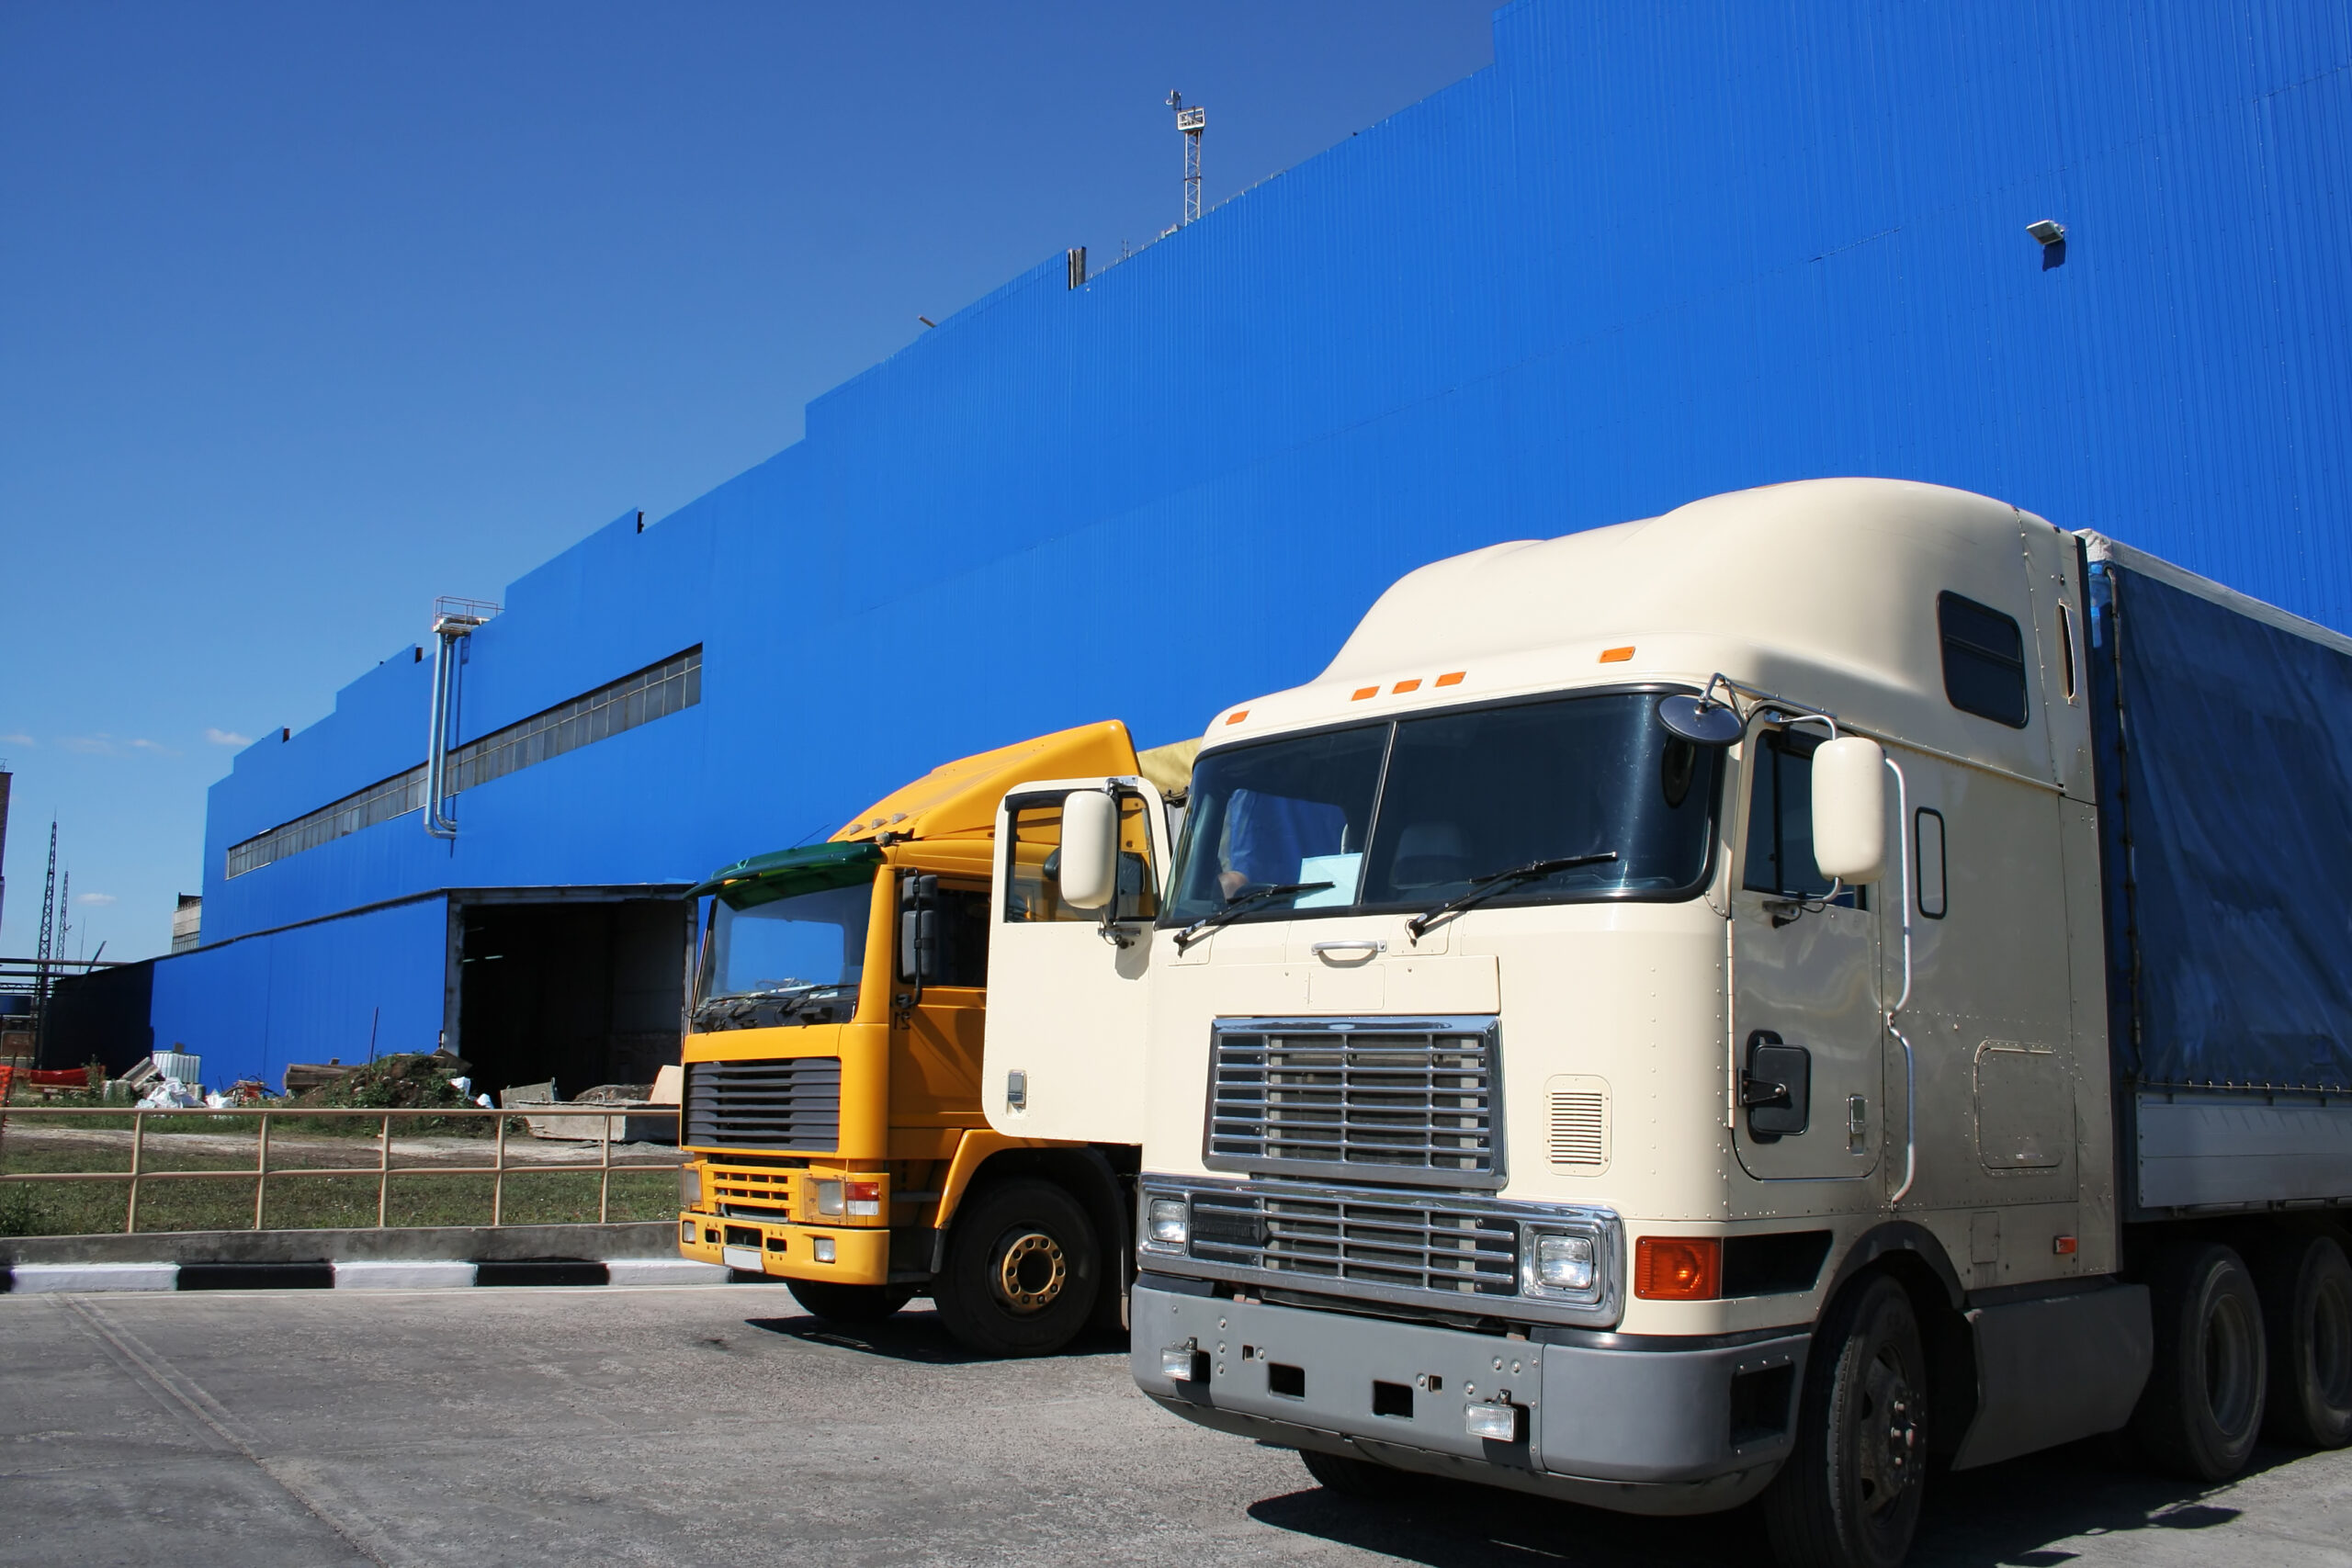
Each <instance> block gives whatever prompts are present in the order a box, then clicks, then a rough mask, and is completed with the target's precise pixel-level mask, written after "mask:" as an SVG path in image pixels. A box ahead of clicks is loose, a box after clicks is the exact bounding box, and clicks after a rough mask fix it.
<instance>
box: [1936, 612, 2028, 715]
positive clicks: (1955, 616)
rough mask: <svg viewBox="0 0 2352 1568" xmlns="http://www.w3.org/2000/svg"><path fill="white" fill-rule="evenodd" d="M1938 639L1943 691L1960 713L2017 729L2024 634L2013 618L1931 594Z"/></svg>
mask: <svg viewBox="0 0 2352 1568" xmlns="http://www.w3.org/2000/svg"><path fill="white" fill-rule="evenodd" d="M1936 632H1937V635H1938V637H1939V638H1940V640H1941V641H1942V643H1943V650H1944V695H1945V696H1947V697H1949V698H1951V705H1952V706H1954V707H1956V708H1958V709H1959V710H1960V711H1961V712H1962V713H1973V714H1974V715H1976V716H1978V717H1979V718H1989V719H1991V720H1992V721H1993V722H1994V723H1996V724H2006V725H2007V726H2008V727H2009V728H2011V729H2023V728H2025V721H2026V686H2025V633H2024V632H2023V631H2021V630H2020V629H2018V623H2017V620H2016V618H2015V617H2014V616H2010V615H2003V614H2001V612H2000V611H1998V610H1996V609H1994V608H1993V607H1992V606H1991V605H1989V604H1978V603H1977V602H1976V601H1975V600H1973V599H1963V598H1962V597H1961V596H1960V595H1959V594H1957V593H1951V592H1945V593H1939V594H1937V595H1936Z"/></svg>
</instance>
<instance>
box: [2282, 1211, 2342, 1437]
mask: <svg viewBox="0 0 2352 1568" xmlns="http://www.w3.org/2000/svg"><path fill="white" fill-rule="evenodd" d="M2261 1285H2262V1291H2261V1294H2262V1325H2263V1329H2264V1331H2265V1332H2264V1337H2265V1338H2266V1339H2267V1341H2268V1348H2269V1351H2270V1391H2269V1406H2270V1418H2269V1421H2268V1422H2267V1425H2266V1427H2265V1428H2264V1429H2265V1430H2266V1431H2267V1434H2268V1435H2269V1436H2271V1437H2273V1438H2277V1439H2278V1441H2280V1442H2285V1443H2301V1444H2304V1445H2307V1446H2309V1447H2312V1448H2318V1449H2340V1448H2342V1447H2344V1445H2345V1444H2346V1442H2352V1265H2347V1264H2346V1262H2345V1260H2344V1249H2343V1248H2342V1247H2338V1246H2337V1245H2336V1244H2335V1240H2334V1238H2332V1237H2329V1236H2324V1235H2313V1236H2293V1237H2290V1238H2281V1240H2280V1242H2279V1243H2278V1246H2276V1247H2271V1248H2269V1249H2268V1250H2267V1252H2266V1253H2265V1255H2264V1257H2263V1258H2262V1273H2261Z"/></svg>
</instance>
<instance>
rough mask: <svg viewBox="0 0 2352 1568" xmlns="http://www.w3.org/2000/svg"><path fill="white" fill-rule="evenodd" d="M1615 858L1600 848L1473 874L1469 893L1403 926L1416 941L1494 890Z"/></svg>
mask: <svg viewBox="0 0 2352 1568" xmlns="http://www.w3.org/2000/svg"><path fill="white" fill-rule="evenodd" d="M1616 858H1617V852H1616V851H1615V850H1603V851H1601V852H1600V853H1599V854H1590V855H1567V856H1565V857H1563V858H1561V859H1559V860H1532V861H1529V862H1528V863H1526V864H1525V865H1515V866H1512V867H1511V868H1510V870H1509V871H1490V872H1488V873H1487V874H1486V875H1484V876H1474V877H1472V878H1471V879H1470V891H1469V892H1467V893H1464V894H1462V895H1460V896H1459V897H1453V898H1449V899H1447V900H1446V901H1445V902H1444V903H1442V904H1440V905H1439V906H1437V908H1433V909H1424V910H1422V911H1421V912H1420V913H1419V914H1418V915H1415V916H1414V917H1413V918H1412V919H1409V920H1407V921H1406V922H1405V929H1406V930H1407V931H1410V932H1412V933H1413V938H1414V940H1415V941H1419V939H1420V935H1421V933H1422V932H1423V931H1427V930H1429V929H1430V926H1432V925H1434V924H1435V923H1436V922H1437V921H1439V920H1441V919H1444V918H1445V917H1446V916H1448V915H1451V914H1453V912H1454V911H1455V910H1457V909H1466V908H1469V907H1470V906H1471V905H1473V904H1476V903H1477V902H1479V901H1480V900H1482V899H1486V898H1491V897H1494V896H1495V895H1496V894H1498V893H1503V892H1508V891H1509V890H1510V889H1511V888H1513V887H1516V886H1519V885H1520V884H1521V883H1522V882H1533V881H1535V880H1537V879H1538V878H1540V877H1545V876H1549V875H1551V874H1553V873H1554V872H1557V871H1572V870H1574V869H1575V868H1576V867H1577V866H1580V865H1599V864H1600V863H1602V862H1604V861H1612V860H1615V859H1616Z"/></svg>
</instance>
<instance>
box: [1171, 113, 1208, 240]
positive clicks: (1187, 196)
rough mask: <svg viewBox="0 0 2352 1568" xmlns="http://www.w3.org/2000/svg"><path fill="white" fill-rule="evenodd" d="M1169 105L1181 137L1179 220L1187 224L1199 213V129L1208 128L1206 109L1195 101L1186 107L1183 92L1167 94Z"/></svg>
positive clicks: (1201, 130) (1200, 130)
mask: <svg viewBox="0 0 2352 1568" xmlns="http://www.w3.org/2000/svg"><path fill="white" fill-rule="evenodd" d="M1168 107H1170V108H1171V109H1174V110H1175V111H1176V129H1177V130H1179V131H1181V132H1182V134H1183V137H1184V216H1183V219H1182V223H1190V222H1191V221H1192V220H1193V219H1195V218H1198V217H1199V216H1200V215H1201V132H1203V131H1204V130H1207V129H1208V128H1209V111H1208V110H1206V109H1204V108H1203V107H1201V106H1200V105H1198V104H1194V105H1193V107H1190V108H1186V107H1184V95H1183V94H1182V93H1170V94H1169V95H1168ZM1180 227H1181V224H1180Z"/></svg>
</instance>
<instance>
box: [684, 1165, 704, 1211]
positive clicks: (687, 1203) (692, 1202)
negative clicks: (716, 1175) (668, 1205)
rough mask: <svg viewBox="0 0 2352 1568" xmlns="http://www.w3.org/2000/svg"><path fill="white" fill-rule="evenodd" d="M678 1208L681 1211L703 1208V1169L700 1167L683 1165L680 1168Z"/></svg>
mask: <svg viewBox="0 0 2352 1568" xmlns="http://www.w3.org/2000/svg"><path fill="white" fill-rule="evenodd" d="M678 1207H679V1208H681V1209H699V1208H701V1207H702V1167H700V1166H699V1165H682V1166H680V1167H679V1168H678Z"/></svg>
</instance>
